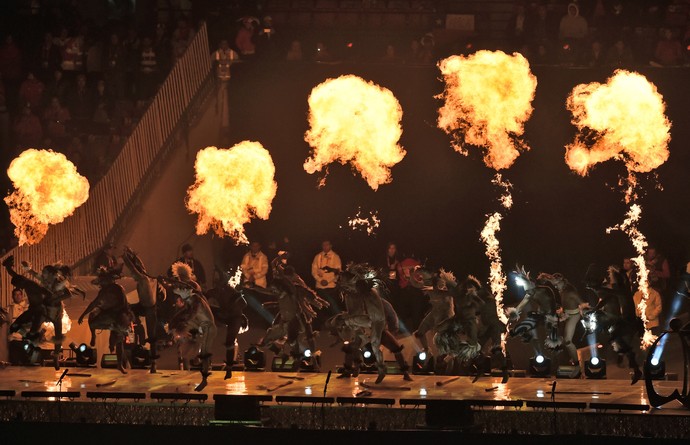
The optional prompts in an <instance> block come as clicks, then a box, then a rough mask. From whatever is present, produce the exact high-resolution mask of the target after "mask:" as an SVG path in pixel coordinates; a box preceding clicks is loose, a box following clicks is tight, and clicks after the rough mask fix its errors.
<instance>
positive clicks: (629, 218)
mask: <svg viewBox="0 0 690 445" xmlns="http://www.w3.org/2000/svg"><path fill="white" fill-rule="evenodd" d="M567 107H568V109H569V110H570V111H571V112H572V113H573V119H572V122H573V124H574V125H575V126H576V127H577V128H578V130H580V131H579V133H578V134H577V135H576V137H575V141H574V142H573V143H572V144H569V145H568V146H566V153H565V161H566V163H567V164H568V166H569V167H570V168H571V169H572V170H574V171H575V172H577V173H578V174H580V175H582V176H585V175H586V174H587V173H588V172H589V170H590V169H591V168H592V167H593V166H594V165H595V164H597V163H600V162H605V161H607V160H609V159H619V160H623V161H624V162H625V166H626V168H627V170H628V175H627V178H626V179H625V180H622V181H621V185H624V186H625V192H624V193H625V196H624V200H625V202H626V204H629V205H630V207H629V209H628V212H627V213H626V217H625V220H624V221H623V222H622V223H621V224H618V225H616V226H614V227H609V228H608V229H606V232H607V233H610V232H611V231H612V230H620V231H622V232H623V233H625V234H626V235H627V236H628V238H630V242H631V243H632V245H633V247H634V248H635V252H636V253H637V256H636V257H634V258H632V260H633V262H634V263H635V265H636V266H637V269H638V273H637V284H638V287H639V289H640V291H641V292H642V298H641V299H640V303H639V304H638V306H637V309H638V312H639V314H640V317H641V318H642V321H644V324H645V332H644V336H643V338H642V348H643V349H644V348H647V347H649V346H650V345H651V344H652V343H653V342H654V340H655V336H654V335H653V334H652V333H651V331H650V330H649V329H648V328H647V316H646V309H647V299H648V298H649V281H648V278H649V270H648V269H647V266H646V264H645V260H644V253H645V250H646V249H647V240H646V238H645V236H644V234H643V233H642V232H641V231H640V230H639V228H638V226H637V224H638V222H639V221H640V218H641V217H642V207H641V206H640V205H639V204H637V203H635V202H634V201H635V200H636V199H637V197H638V193H637V187H638V181H637V177H636V176H635V174H636V173H648V172H651V171H652V170H654V169H655V168H657V167H659V166H660V165H661V164H663V163H664V162H666V160H667V159H668V156H669V152H668V143H669V141H670V139H671V136H670V130H671V123H670V121H669V120H668V118H667V117H666V115H665V108H666V105H665V104H664V100H663V97H662V96H661V94H659V92H658V91H657V89H656V86H655V85H654V84H653V83H651V82H649V81H648V80H647V79H646V78H645V77H644V76H643V75H641V74H638V73H632V72H629V71H625V70H618V71H616V72H615V73H614V75H613V76H612V77H611V78H609V79H608V80H607V82H606V84H600V83H596V82H595V83H590V84H581V85H577V86H576V87H575V88H574V89H573V91H572V92H571V94H570V96H569V97H568V101H567Z"/></svg>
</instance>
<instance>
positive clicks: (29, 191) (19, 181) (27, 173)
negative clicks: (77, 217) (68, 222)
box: [5, 148, 89, 246]
mask: <svg viewBox="0 0 690 445" xmlns="http://www.w3.org/2000/svg"><path fill="white" fill-rule="evenodd" d="M7 175H8V176H9V178H10V180H12V184H13V185H14V188H15V190H14V191H13V192H12V193H10V194H9V195H8V196H7V197H5V203H6V204H7V206H8V207H9V211H10V220H11V221H12V224H14V226H15V230H14V233H15V235H16V237H17V238H18V239H19V245H20V246H22V245H24V244H29V245H31V244H36V243H38V242H39V241H41V239H43V237H44V236H45V234H46V233H47V232H48V226H49V225H50V224H58V223H61V222H62V221H64V220H65V218H67V217H68V216H70V215H72V214H73V213H74V211H75V210H76V209H77V208H78V207H79V206H81V205H82V204H84V203H85V202H86V200H87V199H88V198H89V181H87V180H86V178H85V177H83V176H81V175H80V174H79V173H78V172H77V167H76V166H75V165H74V164H73V163H72V162H70V161H69V160H68V159H67V158H66V157H65V155H63V154H62V153H56V152H54V151H52V150H36V149H33V148H31V149H28V150H26V151H24V152H22V153H21V154H20V155H19V156H18V157H17V158H15V159H14V160H13V161H12V163H11V164H10V167H9V168H8V169H7Z"/></svg>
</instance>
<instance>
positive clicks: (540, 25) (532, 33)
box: [525, 4, 558, 42]
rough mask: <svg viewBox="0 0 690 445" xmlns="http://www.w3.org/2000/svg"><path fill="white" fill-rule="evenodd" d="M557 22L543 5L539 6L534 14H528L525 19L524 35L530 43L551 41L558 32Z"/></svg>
mask: <svg viewBox="0 0 690 445" xmlns="http://www.w3.org/2000/svg"><path fill="white" fill-rule="evenodd" d="M557 23H558V22H556V21H555V20H554V19H553V15H552V14H551V13H550V12H549V10H548V8H547V7H546V5H544V4H540V5H539V6H538V7H537V9H536V12H535V13H533V14H528V15H527V18H526V19H525V35H526V37H528V38H529V39H530V40H532V41H537V42H539V41H542V40H544V39H547V40H551V39H553V38H555V37H556V33H557V32H558V25H557Z"/></svg>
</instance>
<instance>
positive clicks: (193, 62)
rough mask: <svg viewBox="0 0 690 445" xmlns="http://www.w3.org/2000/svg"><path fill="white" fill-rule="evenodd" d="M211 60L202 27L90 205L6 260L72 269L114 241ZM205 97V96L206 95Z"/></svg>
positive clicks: (178, 133)
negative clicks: (119, 227) (105, 244)
mask: <svg viewBox="0 0 690 445" xmlns="http://www.w3.org/2000/svg"><path fill="white" fill-rule="evenodd" d="M210 74H211V57H210V51H209V44H208V35H207V30H206V25H205V24H203V25H202V26H201V27H200V29H199V30H198V31H197V33H196V35H195V36H194V38H193V40H192V41H191V43H190V44H189V46H188V47H187V49H186V51H185V53H184V54H183V55H182V57H180V58H179V59H178V60H177V61H176V62H175V65H174V66H173V68H172V69H171V71H170V73H169V74H168V76H167V78H166V80H165V82H163V84H162V85H161V87H160V89H159V90H158V92H157V94H156V96H155V97H154V99H153V100H152V102H151V104H150V105H149V107H148V109H147V110H146V112H145V113H144V115H143V116H142V118H141V120H140V121H139V122H138V123H137V125H136V127H135V128H134V130H133V131H132V134H131V135H130V136H129V138H128V140H127V141H126V142H125V144H124V146H123V147H122V150H121V151H120V153H119V155H118V156H117V158H116V159H115V161H114V162H113V164H112V165H111V166H110V169H109V170H108V172H107V173H106V174H105V175H104V176H103V177H102V178H101V180H100V181H99V182H97V183H96V184H95V186H93V187H92V188H91V190H90V195H89V199H88V200H87V201H86V203H84V205H82V206H81V207H79V208H78V209H77V210H76V211H75V212H74V215H72V216H70V217H68V218H67V219H66V220H65V221H64V222H63V223H61V224H58V225H55V226H51V227H50V228H49V229H48V233H47V234H46V236H45V237H44V238H43V240H41V241H40V242H39V243H38V244H36V245H33V246H21V247H17V248H15V249H13V250H12V251H10V252H9V253H8V255H14V256H15V259H16V260H15V261H16V263H17V264H19V262H20V261H23V260H26V261H29V262H30V263H31V264H33V265H35V266H36V267H41V265H43V264H49V263H53V262H57V261H61V262H62V263H64V264H68V265H70V266H72V267H78V266H80V265H84V263H85V262H86V261H87V260H88V259H90V258H91V257H92V256H93V255H94V254H95V253H96V252H98V251H99V250H100V249H101V248H102V246H103V244H104V243H105V242H106V241H108V240H110V239H112V238H113V237H114V236H116V235H117V232H116V231H117V230H118V226H121V225H122V223H123V221H124V220H126V219H127V217H128V213H129V211H130V210H131V208H132V207H133V204H134V203H136V202H137V201H138V200H139V199H140V197H141V196H140V195H141V194H142V192H144V191H145V190H144V189H146V187H147V185H148V183H149V181H150V180H151V177H152V173H153V172H155V171H157V168H156V165H157V164H158V163H159V161H160V160H161V159H162V158H163V157H164V156H165V154H166V152H167V151H169V150H171V149H172V148H175V147H174V146H179V142H180V140H181V138H182V137H183V136H184V134H185V133H186V131H187V129H188V127H189V114H190V109H191V108H193V104H194V103H195V101H196V99H197V97H198V96H199V94H200V92H201V91H205V90H207V89H208V88H205V87H208V85H209V83H210V80H212V76H211V75H210ZM206 93H207V91H206ZM1 269H2V270H1V271H0V277H1V279H2V283H1V285H2V287H1V288H0V303H2V306H3V307H6V306H7V305H8V304H9V303H10V301H9V299H10V292H11V283H10V277H9V275H8V274H7V273H6V271H5V269H4V268H1Z"/></svg>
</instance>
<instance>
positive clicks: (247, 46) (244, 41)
mask: <svg viewBox="0 0 690 445" xmlns="http://www.w3.org/2000/svg"><path fill="white" fill-rule="evenodd" d="M258 24H259V21H258V20H257V19H256V18H255V17H243V18H242V25H241V26H240V29H239V30H237V35H236V36H235V46H236V47H237V49H238V50H239V52H240V55H241V56H243V57H246V56H253V55H254V53H255V52H256V45H255V44H254V36H255V34H256V25H258Z"/></svg>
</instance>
